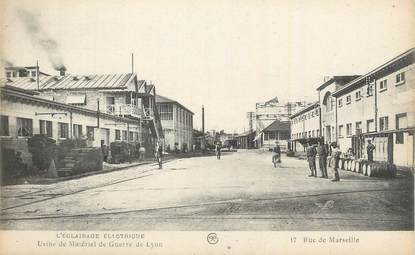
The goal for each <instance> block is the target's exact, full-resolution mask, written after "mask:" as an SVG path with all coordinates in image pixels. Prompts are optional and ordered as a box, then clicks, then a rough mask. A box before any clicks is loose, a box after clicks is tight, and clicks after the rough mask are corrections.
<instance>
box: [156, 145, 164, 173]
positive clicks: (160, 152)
mask: <svg viewBox="0 0 415 255" xmlns="http://www.w3.org/2000/svg"><path fill="white" fill-rule="evenodd" d="M155 156H156V160H157V163H158V165H159V169H162V168H163V147H162V146H161V144H159V143H157V144H156V148H155Z"/></svg>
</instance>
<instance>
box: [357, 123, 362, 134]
mask: <svg viewBox="0 0 415 255" xmlns="http://www.w3.org/2000/svg"><path fill="white" fill-rule="evenodd" d="M360 133H362V122H361V121H358V122H356V134H360Z"/></svg>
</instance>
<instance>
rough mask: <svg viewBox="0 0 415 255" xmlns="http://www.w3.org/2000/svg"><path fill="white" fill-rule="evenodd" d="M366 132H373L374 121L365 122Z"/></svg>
mask: <svg viewBox="0 0 415 255" xmlns="http://www.w3.org/2000/svg"><path fill="white" fill-rule="evenodd" d="M366 131H367V132H372V131H375V121H374V120H373V119H370V120H367V121H366Z"/></svg>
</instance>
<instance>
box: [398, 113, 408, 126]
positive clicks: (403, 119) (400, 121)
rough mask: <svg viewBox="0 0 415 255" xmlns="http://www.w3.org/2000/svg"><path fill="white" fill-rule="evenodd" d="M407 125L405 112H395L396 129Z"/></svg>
mask: <svg viewBox="0 0 415 255" xmlns="http://www.w3.org/2000/svg"><path fill="white" fill-rule="evenodd" d="M407 127H408V119H407V116H406V113H400V114H396V129H402V128H407Z"/></svg>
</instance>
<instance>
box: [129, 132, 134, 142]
mask: <svg viewBox="0 0 415 255" xmlns="http://www.w3.org/2000/svg"><path fill="white" fill-rule="evenodd" d="M128 140H129V141H133V140H134V132H133V131H130V133H129V134H128Z"/></svg>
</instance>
